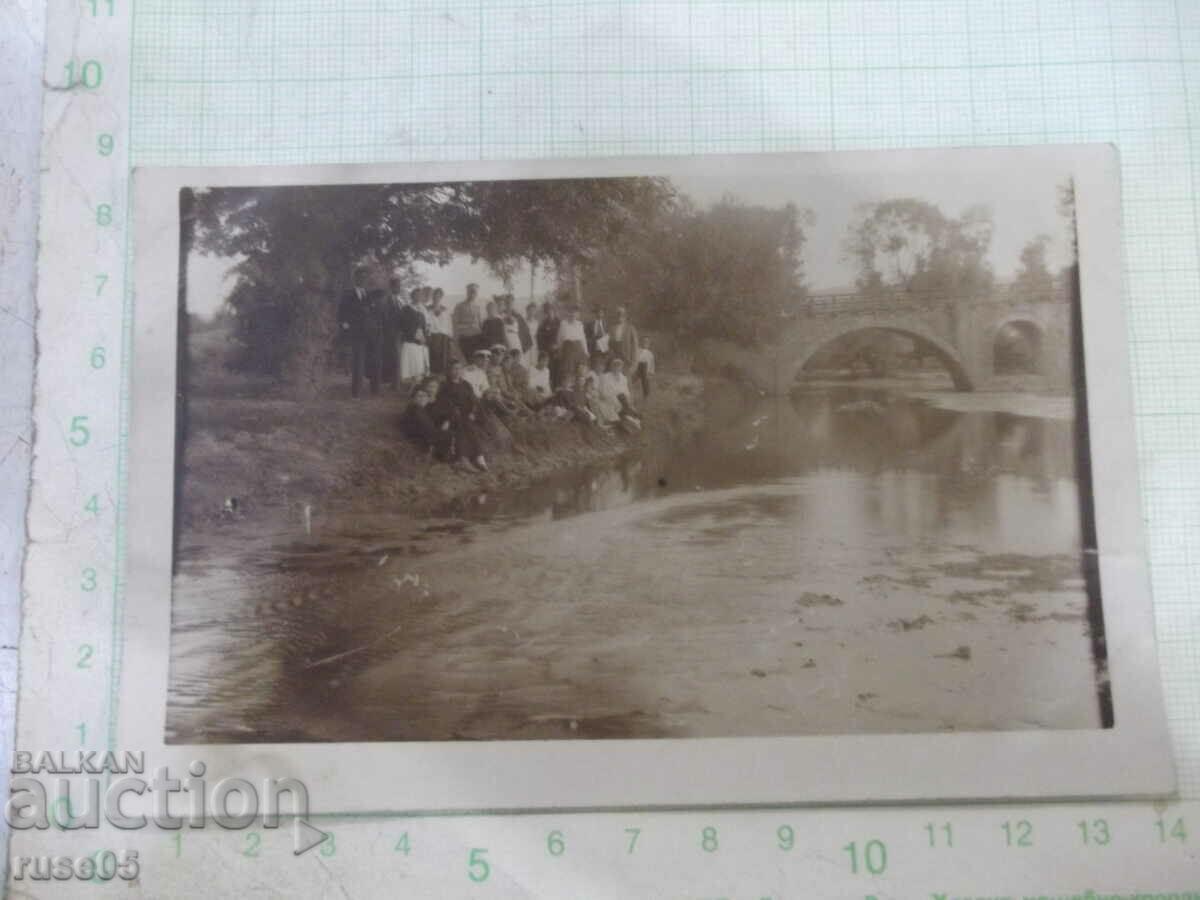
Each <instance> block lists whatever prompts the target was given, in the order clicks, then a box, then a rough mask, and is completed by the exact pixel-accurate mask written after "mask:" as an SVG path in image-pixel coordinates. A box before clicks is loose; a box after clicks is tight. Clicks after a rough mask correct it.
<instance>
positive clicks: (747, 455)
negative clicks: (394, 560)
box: [447, 387, 1079, 549]
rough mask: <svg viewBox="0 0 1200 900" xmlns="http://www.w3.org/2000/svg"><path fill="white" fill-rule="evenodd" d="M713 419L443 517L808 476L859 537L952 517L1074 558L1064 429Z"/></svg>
mask: <svg viewBox="0 0 1200 900" xmlns="http://www.w3.org/2000/svg"><path fill="white" fill-rule="evenodd" d="M715 418H717V420H718V421H716V422H715V423H714V425H713V426H712V427H711V428H710V429H709V430H707V431H706V432H703V433H701V434H699V435H697V436H696V437H695V438H694V439H693V440H692V441H690V442H689V443H688V445H687V447H686V448H684V449H682V450H681V449H680V448H675V447H669V448H652V449H651V450H650V451H648V452H644V453H643V454H642V455H640V456H636V457H630V458H627V459H624V460H621V461H619V462H618V463H616V464H615V465H607V466H600V467H595V468H590V469H585V470H583V471H582V472H572V473H568V474H565V475H563V476H561V477H558V478H552V479H549V480H548V481H546V482H544V483H542V484H539V485H536V486H534V487H533V488H531V489H530V490H527V491H524V492H520V493H513V494H508V495H504V494H497V495H491V496H488V497H486V498H483V499H482V501H478V500H477V501H476V502H474V503H472V504H462V505H457V506H455V507H452V508H450V509H448V510H447V512H452V513H454V514H456V515H462V516H465V517H467V518H471V519H476V520H513V521H522V520H530V519H543V520H551V521H552V520H561V519H567V518H570V517H571V516H576V515H580V514H583V513H589V512H599V511H603V510H610V509H615V508H618V507H621V506H626V505H629V504H633V503H637V502H639V501H643V500H646V499H649V498H653V497H661V496H666V495H670V494H673V493H679V492H687V491H706V490H719V489H722V488H728V487H733V486H737V485H746V484H755V483H768V482H772V481H779V480H784V479H794V478H804V479H805V480H806V481H808V482H809V483H810V484H811V486H812V488H813V490H816V491H818V492H819V494H820V495H821V497H822V500H823V502H824V503H825V505H826V507H827V511H829V512H830V513H831V514H832V515H840V514H841V513H839V512H837V511H838V510H842V511H843V512H844V510H845V508H846V507H847V505H848V504H849V505H853V506H856V507H862V508H863V512H864V514H865V515H866V516H867V517H868V518H873V519H874V521H862V522H860V523H859V525H858V527H862V528H868V529H869V530H872V531H874V530H877V529H879V528H882V529H884V530H886V531H891V532H892V533H894V534H895V535H897V537H905V536H915V535H918V534H921V533H924V532H927V531H928V530H929V529H931V528H934V527H935V526H938V525H941V526H945V525H947V524H948V523H950V522H951V520H952V519H954V520H955V521H957V522H958V524H959V525H962V526H965V527H967V528H968V529H969V532H977V531H980V530H982V531H983V532H986V533H987V534H991V535H999V534H1009V535H1019V534H1021V533H1022V532H1025V533H1028V532H1029V531H1030V529H1033V530H1036V531H1039V532H1041V534H1042V537H1043V538H1045V529H1046V528H1047V527H1050V528H1052V529H1053V532H1054V535H1055V540H1054V544H1055V546H1056V549H1059V548H1060V549H1071V548H1074V547H1078V544H1079V521H1078V520H1079V509H1078V500H1077V493H1076V488H1075V456H1074V434H1073V426H1072V423H1071V422H1067V421H1057V420H1052V419H1044V418H1036V417H1032V416H1023V415H1017V414H1014V413H1007V412H954V411H949V410H943V409H937V408H935V407H933V406H930V405H929V404H928V403H926V402H924V401H922V400H918V399H914V398H911V397H906V396H904V395H900V394H896V393H891V392H887V391H869V390H862V389H855V388H852V387H837V388H830V389H808V390H801V391H797V392H796V393H794V394H792V395H791V396H790V397H786V398H764V399H762V400H761V401H760V402H758V403H757V404H754V405H752V406H751V407H750V408H748V409H743V410H742V411H741V412H740V413H738V414H737V415H736V416H735V417H733V418H728V417H721V416H717V417H715ZM722 419H723V420H722ZM839 473H842V474H843V475H844V474H848V473H854V474H855V475H856V476H857V477H854V478H838V477H837V476H838V474H839ZM956 514H957V515H956ZM1047 514H1048V518H1047ZM964 515H966V516H967V517H968V518H969V519H970V520H971V521H970V522H965V521H963V516H964ZM961 537H962V539H963V540H964V541H969V540H971V539H973V538H974V537H975V535H974V534H973V533H964V534H963V535H961Z"/></svg>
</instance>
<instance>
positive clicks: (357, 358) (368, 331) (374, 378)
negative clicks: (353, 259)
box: [338, 269, 383, 397]
mask: <svg viewBox="0 0 1200 900" xmlns="http://www.w3.org/2000/svg"><path fill="white" fill-rule="evenodd" d="M382 313H383V296H382V292H381V291H378V290H371V289H368V287H367V270H366V269H355V270H354V287H352V288H351V289H350V290H348V291H346V292H345V293H344V294H342V299H341V301H340V302H339V303H338V327H339V328H340V329H341V331H342V333H343V334H345V336H346V338H347V339H348V340H349V343H350V395H351V396H352V397H357V396H358V392H359V388H360V387H361V385H362V377H363V375H364V374H365V375H366V376H367V381H369V382H370V384H371V393H372V394H378V393H379V383H380V381H382V380H383V353H382V352H381V351H382V349H383V348H382V347H381V346H380V341H381V339H382V337H383V329H382V328H381V327H380V326H381V324H382V322H381V319H382Z"/></svg>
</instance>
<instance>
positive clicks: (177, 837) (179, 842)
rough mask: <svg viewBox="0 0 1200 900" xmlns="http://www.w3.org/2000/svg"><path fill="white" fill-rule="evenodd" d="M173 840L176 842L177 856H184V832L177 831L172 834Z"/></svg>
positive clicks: (177, 857)
mask: <svg viewBox="0 0 1200 900" xmlns="http://www.w3.org/2000/svg"><path fill="white" fill-rule="evenodd" d="M171 841H172V843H174V844H175V858H176V859H179V857H181V856H183V832H182V831H177V832H175V833H174V834H173V835H171Z"/></svg>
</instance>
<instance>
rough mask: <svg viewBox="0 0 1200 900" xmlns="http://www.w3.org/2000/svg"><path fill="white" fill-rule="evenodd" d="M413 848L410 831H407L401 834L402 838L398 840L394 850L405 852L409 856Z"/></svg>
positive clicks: (395, 851)
mask: <svg viewBox="0 0 1200 900" xmlns="http://www.w3.org/2000/svg"><path fill="white" fill-rule="evenodd" d="M411 850H412V845H411V844H410V843H409V840H408V832H407V831H406V832H404V834H402V835H400V840H398V841H396V846H395V847H393V848H392V852H394V853H403V854H404V855H405V856H408V854H409V852H410V851H411Z"/></svg>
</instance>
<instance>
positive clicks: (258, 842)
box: [242, 831, 262, 859]
mask: <svg viewBox="0 0 1200 900" xmlns="http://www.w3.org/2000/svg"><path fill="white" fill-rule="evenodd" d="M261 846H262V835H261V834H259V833H258V832H257V831H251V832H250V833H248V834H247V835H246V846H245V847H243V848H242V856H248V857H250V858H251V859H255V858H257V857H258V852H259V847H261Z"/></svg>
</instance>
